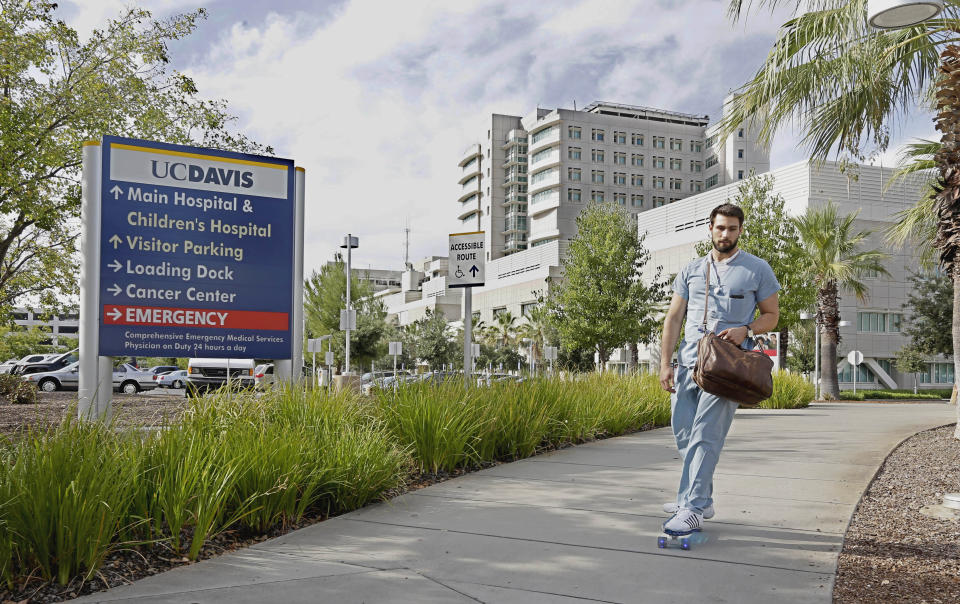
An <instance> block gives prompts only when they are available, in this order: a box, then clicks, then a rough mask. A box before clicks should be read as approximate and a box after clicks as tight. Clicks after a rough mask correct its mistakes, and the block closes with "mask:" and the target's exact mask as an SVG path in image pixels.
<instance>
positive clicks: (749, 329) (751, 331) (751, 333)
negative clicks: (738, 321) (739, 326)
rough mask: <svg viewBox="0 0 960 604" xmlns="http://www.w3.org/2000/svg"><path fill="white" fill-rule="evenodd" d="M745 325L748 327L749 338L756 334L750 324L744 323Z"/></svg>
mask: <svg viewBox="0 0 960 604" xmlns="http://www.w3.org/2000/svg"><path fill="white" fill-rule="evenodd" d="M744 327H746V328H747V337H748V338H752V337H753V336H754V335H756V334H754V333H753V329H752V328H751V327H750V326H749V325H744Z"/></svg>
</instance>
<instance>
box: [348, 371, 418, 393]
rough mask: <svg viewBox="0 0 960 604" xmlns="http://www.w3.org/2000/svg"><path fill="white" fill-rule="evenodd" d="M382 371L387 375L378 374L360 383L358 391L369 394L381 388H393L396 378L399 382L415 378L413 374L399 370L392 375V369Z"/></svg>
mask: <svg viewBox="0 0 960 604" xmlns="http://www.w3.org/2000/svg"><path fill="white" fill-rule="evenodd" d="M378 373H379V372H378ZM384 373H387V374H388V375H384V376H379V377H377V378H376V379H374V380H372V381H370V382H367V383H365V384H362V385H361V386H360V391H361V392H362V393H363V394H366V395H370V394H372V393H373V391H374V390H383V389H388V388H393V386H394V384H395V383H396V382H397V380H399V381H400V383H401V384H403V383H406V382H408V381H411V380H416V379H417V378H416V377H415V376H411V375H409V374H407V373H404V372H401V371H397V375H393V372H392V371H389V372H384Z"/></svg>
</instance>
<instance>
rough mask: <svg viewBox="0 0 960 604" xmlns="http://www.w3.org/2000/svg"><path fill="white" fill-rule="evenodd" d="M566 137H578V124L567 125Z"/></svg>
mask: <svg viewBox="0 0 960 604" xmlns="http://www.w3.org/2000/svg"><path fill="white" fill-rule="evenodd" d="M567 138H573V139H579V138H580V126H567Z"/></svg>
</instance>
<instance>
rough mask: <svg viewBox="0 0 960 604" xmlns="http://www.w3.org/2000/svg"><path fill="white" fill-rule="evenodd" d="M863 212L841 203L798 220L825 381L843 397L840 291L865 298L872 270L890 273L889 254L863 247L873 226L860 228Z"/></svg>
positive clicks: (826, 389) (830, 393)
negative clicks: (848, 210)
mask: <svg viewBox="0 0 960 604" xmlns="http://www.w3.org/2000/svg"><path fill="white" fill-rule="evenodd" d="M856 218H857V213H853V214H847V215H845V216H840V215H839V213H838V210H837V206H836V205H835V204H832V203H829V204H827V205H825V206H821V207H816V208H808V209H807V211H806V213H805V214H804V215H803V216H800V217H798V218H796V219H794V222H795V223H796V227H797V230H798V231H799V233H800V241H801V242H802V244H803V248H804V252H805V257H806V260H805V264H804V267H805V271H806V277H807V278H808V279H810V280H811V282H812V283H813V284H814V285H815V286H816V288H817V323H818V324H819V325H822V326H823V337H822V338H821V339H820V350H821V359H822V362H821V364H820V380H821V384H822V385H823V393H824V396H826V397H828V398H834V399H835V398H837V397H838V396H839V395H840V384H839V382H838V378H837V345H838V344H839V343H840V291H841V290H847V291H850V292H852V293H853V294H854V295H856V296H857V299H858V300H861V301H865V300H866V296H867V286H866V284H864V282H863V281H862V278H863V275H864V274H865V273H866V272H868V271H869V272H876V273H878V274H881V275H889V273H888V272H887V269H886V268H884V266H883V264H882V263H883V261H884V260H885V259H886V258H887V257H888V256H887V254H885V253H884V252H881V251H880V250H861V249H860V248H861V246H862V245H863V244H864V242H865V241H866V239H867V237H868V236H869V235H870V233H869V231H858V232H854V225H853V222H854V220H856Z"/></svg>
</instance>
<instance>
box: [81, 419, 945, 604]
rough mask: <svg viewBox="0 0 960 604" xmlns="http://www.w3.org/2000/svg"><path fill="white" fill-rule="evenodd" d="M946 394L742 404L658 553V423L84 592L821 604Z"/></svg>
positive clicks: (164, 596)
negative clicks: (691, 510)
mask: <svg viewBox="0 0 960 604" xmlns="http://www.w3.org/2000/svg"><path fill="white" fill-rule="evenodd" d="M955 413H956V410H955V409H954V408H953V407H950V406H947V405H944V404H862V403H860V404H817V405H814V406H812V407H810V408H809V409H805V410H796V411H765V410H741V411H738V412H737V418H736V420H735V421H734V424H733V429H732V431H731V433H730V436H729V437H728V439H727V445H726V448H725V450H724V453H723V456H722V458H721V460H720V464H719V466H718V468H717V474H716V477H715V490H716V492H715V499H716V507H717V516H716V518H714V519H713V520H710V521H708V522H707V524H706V536H707V537H708V541H707V542H706V543H703V544H700V545H695V546H694V548H693V550H692V551H688V552H684V551H681V550H679V549H667V550H659V549H657V545H656V536H657V535H658V534H659V533H660V526H661V523H662V522H663V521H664V519H665V514H664V513H663V512H662V510H661V505H662V503H663V502H665V501H669V500H672V499H673V498H674V496H675V490H676V485H677V481H678V479H679V471H680V462H679V458H678V455H677V452H676V449H675V447H674V444H673V437H672V434H671V432H670V430H669V429H661V430H654V431H650V432H642V433H638V434H634V435H631V436H625V437H621V438H615V439H609V440H604V441H600V442H595V443H590V444H587V445H582V446H579V447H574V448H569V449H565V450H563V451H557V452H553V453H549V454H546V455H542V456H539V457H536V458H532V459H527V460H524V461H519V462H515V463H511V464H504V465H501V466H498V467H494V468H491V469H489V470H485V471H482V472H476V473H473V474H470V475H467V476H464V477H461V478H458V479H455V480H451V481H448V482H445V483H442V484H438V485H435V486H432V487H429V488H426V489H422V490H419V491H416V492H414V493H410V494H407V495H404V496H402V497H399V498H397V499H395V500H393V501H390V502H387V503H383V504H378V505H374V506H370V507H367V508H365V509H362V510H358V511H356V512H353V513H350V514H347V515H344V516H340V517H338V518H334V519H331V520H328V521H326V522H322V523H320V524H317V525H314V526H311V527H308V528H305V529H302V530H300V531H296V532H294V533H290V534H288V535H285V536H283V537H280V538H277V539H273V540H270V541H266V542H264V543H261V544H259V545H256V546H254V547H251V548H249V549H246V550H243V551H241V552H237V553H232V554H228V555H224V556H222V557H219V558H216V559H212V560H207V561H204V562H200V563H198V564H195V565H191V566H188V567H182V568H179V569H176V570H173V571H170V572H167V573H164V574H162V575H157V576H154V577H150V578H147V579H144V580H142V581H139V582H137V583H136V584H134V585H131V586H127V587H121V588H117V589H113V590H111V591H108V592H101V593H99V594H95V595H94V596H90V597H87V598H83V599H81V600H79V601H81V602H108V601H109V602H127V601H129V602H134V601H136V602H197V603H200V602H204V603H206V602H228V603H230V604H241V603H246V602H251V603H252V602H270V601H272V602H277V603H280V602H283V603H286V602H330V603H337V604H339V603H354V602H356V603H360V602H364V603H367V604H371V603H377V602H391V603H394V602H411V603H414V602H416V603H425V602H444V603H446V602H489V603H493V602H497V603H499V602H517V603H521V602H522V603H525V604H539V603H546V602H551V603H553V602H557V603H564V602H577V601H586V602H623V603H627V602H629V603H633V602H656V603H664V602H684V603H688V602H736V603H749V602H757V603H764V604H766V603H769V602H823V603H828V602H830V601H831V596H832V591H833V579H834V575H835V572H836V564H837V554H838V553H839V551H840V547H841V544H842V540H843V533H844V530H845V528H846V526H847V523H848V522H849V520H850V516H851V514H852V513H853V510H854V508H855V506H856V504H857V501H858V500H859V498H860V494H861V493H862V492H863V491H864V489H865V488H866V486H867V483H868V482H869V481H870V479H871V477H872V476H873V474H874V472H875V471H876V470H877V468H878V467H879V465H880V464H881V462H882V461H883V459H884V458H885V457H886V455H887V454H888V453H889V452H890V450H891V449H892V448H893V447H894V446H895V445H896V444H897V443H898V442H900V441H901V440H902V439H904V438H906V437H907V436H909V435H911V434H913V433H915V432H917V431H919V430H923V429H927V428H931V427H934V426H940V425H943V424H947V423H951V422H952V421H954V418H955Z"/></svg>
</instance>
